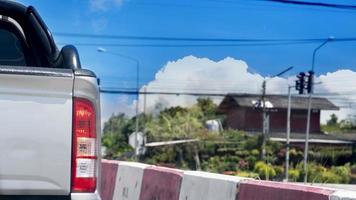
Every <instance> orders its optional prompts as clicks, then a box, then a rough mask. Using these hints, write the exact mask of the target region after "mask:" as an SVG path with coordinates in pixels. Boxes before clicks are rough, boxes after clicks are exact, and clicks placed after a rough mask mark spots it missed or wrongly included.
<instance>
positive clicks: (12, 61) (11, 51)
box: [0, 28, 27, 66]
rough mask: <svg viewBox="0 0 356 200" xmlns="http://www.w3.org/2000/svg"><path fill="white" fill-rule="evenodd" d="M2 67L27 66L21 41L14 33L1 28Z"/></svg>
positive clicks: (0, 51)
mask: <svg viewBox="0 0 356 200" xmlns="http://www.w3.org/2000/svg"><path fill="white" fill-rule="evenodd" d="M0 65H13V66H26V65H27V64H26V58H25V55H24V51H23V48H22V44H21V40H20V39H19V38H18V37H17V36H16V35H15V34H14V33H12V32H10V31H8V30H5V29H1V28H0Z"/></svg>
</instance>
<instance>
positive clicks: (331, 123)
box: [326, 113, 338, 126]
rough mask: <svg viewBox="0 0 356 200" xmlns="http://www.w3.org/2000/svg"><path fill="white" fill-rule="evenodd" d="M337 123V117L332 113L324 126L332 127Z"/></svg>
mask: <svg viewBox="0 0 356 200" xmlns="http://www.w3.org/2000/svg"><path fill="white" fill-rule="evenodd" d="M337 121H338V118H337V116H336V115H335V114H334V113H333V114H331V115H330V119H329V120H327V122H326V124H327V125H328V126H334V125H337Z"/></svg>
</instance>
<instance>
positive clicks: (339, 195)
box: [330, 190, 356, 200]
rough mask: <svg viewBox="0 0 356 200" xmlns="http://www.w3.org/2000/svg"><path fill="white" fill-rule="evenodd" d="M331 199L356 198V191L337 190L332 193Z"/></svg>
mask: <svg viewBox="0 0 356 200" xmlns="http://www.w3.org/2000/svg"><path fill="white" fill-rule="evenodd" d="M330 200H356V191H346V190H339V191H336V192H334V193H333V194H331V195H330Z"/></svg>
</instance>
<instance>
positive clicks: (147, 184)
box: [140, 167, 183, 200]
mask: <svg viewBox="0 0 356 200" xmlns="http://www.w3.org/2000/svg"><path fill="white" fill-rule="evenodd" d="M182 177H183V171H181V170H175V169H169V168H164V167H149V168H146V169H145V172H144V175H143V180H142V187H141V194H140V200H145V199H148V200H151V199H170V200H178V198H179V192H180V187H181V182H182Z"/></svg>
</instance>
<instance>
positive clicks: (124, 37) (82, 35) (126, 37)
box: [55, 32, 356, 45]
mask: <svg viewBox="0 0 356 200" xmlns="http://www.w3.org/2000/svg"><path fill="white" fill-rule="evenodd" d="M55 35H56V36H60V37H72V38H96V39H118V40H145V41H179V42H184V41H185V42H244V43H245V42H324V41H325V40H327V39H328V38H299V39H258V38H199V37H162V36H132V35H105V34H85V33H64V32H57V33H55ZM347 41H356V38H355V37H344V38H334V39H333V40H332V42H347ZM89 44H90V43H89ZM122 45H124V44H122ZM128 45H130V44H128ZM138 45H142V44H138ZM148 45H150V44H148Z"/></svg>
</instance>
